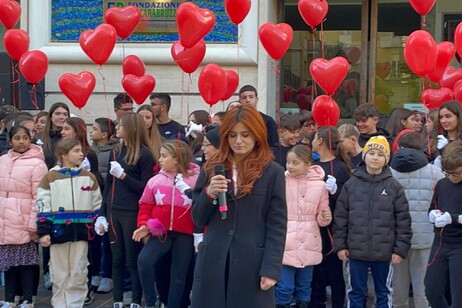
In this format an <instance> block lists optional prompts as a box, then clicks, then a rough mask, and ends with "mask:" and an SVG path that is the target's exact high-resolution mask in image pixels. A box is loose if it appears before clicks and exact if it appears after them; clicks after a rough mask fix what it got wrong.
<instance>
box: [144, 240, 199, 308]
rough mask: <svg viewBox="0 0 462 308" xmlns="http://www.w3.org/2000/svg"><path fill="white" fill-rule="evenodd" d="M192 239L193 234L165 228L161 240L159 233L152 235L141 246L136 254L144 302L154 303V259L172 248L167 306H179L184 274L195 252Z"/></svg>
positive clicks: (147, 303)
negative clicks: (165, 231) (157, 235)
mask: <svg viewBox="0 0 462 308" xmlns="http://www.w3.org/2000/svg"><path fill="white" fill-rule="evenodd" d="M193 243H194V242H193V236H192V234H185V233H180V232H175V231H168V232H167V235H166V236H165V238H164V241H160V240H159V238H158V237H151V238H150V239H149V241H148V242H147V243H146V245H145V246H144V247H143V250H142V251H141V253H140V255H139V257H138V270H139V274H140V280H141V284H142V285H143V289H144V296H145V299H146V306H154V304H155V303H156V299H157V297H156V292H155V287H154V283H155V281H156V277H155V266H156V263H157V262H158V261H159V259H161V257H162V256H163V255H165V254H166V253H168V252H169V251H171V252H172V266H171V269H170V271H171V274H170V288H169V293H168V305H167V306H168V307H169V308H180V307H181V302H182V297H183V292H184V289H185V286H186V276H187V273H188V270H189V265H190V264H191V258H192V257H193V254H194V245H193Z"/></svg>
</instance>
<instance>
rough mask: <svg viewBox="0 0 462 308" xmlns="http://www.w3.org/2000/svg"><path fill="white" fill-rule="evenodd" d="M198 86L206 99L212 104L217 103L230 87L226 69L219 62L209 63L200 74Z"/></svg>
mask: <svg viewBox="0 0 462 308" xmlns="http://www.w3.org/2000/svg"><path fill="white" fill-rule="evenodd" d="M198 86H199V93H200V94H201V96H202V98H203V99H204V101H205V102H206V103H207V104H209V105H210V106H213V105H215V104H216V103H218V101H219V100H220V99H221V98H222V97H223V96H224V95H225V93H226V91H227V89H228V80H227V79H226V74H225V71H224V70H223V69H222V68H221V67H220V66H219V65H218V64H215V63H210V64H207V65H206V66H205V67H204V68H203V69H202V71H201V73H200V74H199V82H198Z"/></svg>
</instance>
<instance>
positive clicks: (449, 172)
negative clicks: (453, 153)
mask: <svg viewBox="0 0 462 308" xmlns="http://www.w3.org/2000/svg"><path fill="white" fill-rule="evenodd" d="M443 172H444V174H445V175H446V176H450V175H452V176H455V177H458V176H460V175H461V174H462V170H459V171H443Z"/></svg>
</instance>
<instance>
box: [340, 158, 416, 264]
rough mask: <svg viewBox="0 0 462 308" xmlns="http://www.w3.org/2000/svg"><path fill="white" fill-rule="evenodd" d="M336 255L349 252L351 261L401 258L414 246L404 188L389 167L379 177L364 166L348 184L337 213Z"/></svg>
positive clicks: (341, 196) (343, 190)
mask: <svg viewBox="0 0 462 308" xmlns="http://www.w3.org/2000/svg"><path fill="white" fill-rule="evenodd" d="M333 231H334V245H335V251H339V250H342V249H347V250H348V251H349V255H350V256H349V257H350V258H351V259H358V260H367V261H387V260H391V255H392V253H394V254H397V255H399V256H400V257H402V258H405V257H406V256H407V252H408V250H409V248H410V246H411V237H412V229H411V216H410V215H409V206H408V202H407V199H406V196H405V194H404V189H403V187H402V186H401V184H399V183H398V181H396V180H395V179H394V178H393V177H392V175H391V172H390V169H389V167H388V166H385V168H384V170H383V172H382V173H381V174H379V175H371V174H368V173H367V172H366V167H365V165H364V163H362V164H361V165H360V166H359V167H358V169H357V170H356V171H355V173H354V174H353V176H352V177H351V178H350V179H349V180H348V181H347V182H346V183H345V185H344V186H343V188H342V191H341V192H340V196H339V197H338V199H337V206H336V209H335V213H334V229H333Z"/></svg>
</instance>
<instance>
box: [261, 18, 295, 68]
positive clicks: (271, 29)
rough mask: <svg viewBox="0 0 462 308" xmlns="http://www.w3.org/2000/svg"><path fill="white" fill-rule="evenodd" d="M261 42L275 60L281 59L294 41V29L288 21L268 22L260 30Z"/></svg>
mask: <svg viewBox="0 0 462 308" xmlns="http://www.w3.org/2000/svg"><path fill="white" fill-rule="evenodd" d="M258 35H259V37H260V42H261V44H262V45H263V47H264V48H265V50H266V52H268V54H269V55H270V56H271V58H273V59H274V60H279V59H281V58H282V57H283V56H284V54H285V53H286V52H287V50H288V49H289V47H290V44H291V43H292V39H293V38H294V30H293V29H292V27H291V26H290V25H288V24H286V23H280V24H274V23H272V22H267V23H264V24H263V25H261V27H260V30H259V31H258Z"/></svg>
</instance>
